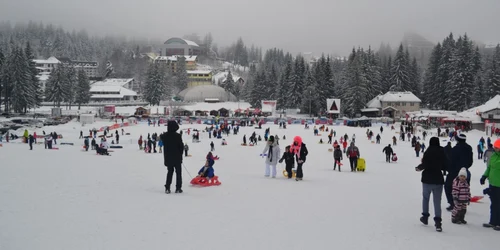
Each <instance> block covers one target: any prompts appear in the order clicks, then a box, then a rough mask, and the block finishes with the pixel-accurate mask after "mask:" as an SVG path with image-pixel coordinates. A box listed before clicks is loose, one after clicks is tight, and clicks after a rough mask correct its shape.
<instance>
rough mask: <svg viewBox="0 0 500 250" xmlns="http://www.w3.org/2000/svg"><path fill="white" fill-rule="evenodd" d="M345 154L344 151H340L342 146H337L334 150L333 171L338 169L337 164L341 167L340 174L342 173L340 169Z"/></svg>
mask: <svg viewBox="0 0 500 250" xmlns="http://www.w3.org/2000/svg"><path fill="white" fill-rule="evenodd" d="M342 155H343V153H342V150H340V146H339V145H337V146H336V147H335V149H334V150H333V170H335V169H336V167H337V164H338V165H339V172H342V171H341V170H340V167H341V161H342V159H343V157H342Z"/></svg>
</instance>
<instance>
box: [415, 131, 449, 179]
mask: <svg viewBox="0 0 500 250" xmlns="http://www.w3.org/2000/svg"><path fill="white" fill-rule="evenodd" d="M446 165H447V158H446V154H445V153H444V149H443V147H441V146H440V145H439V138H437V137H432V138H431V139H430V141H429V148H427V150H426V151H425V153H424V157H423V158H422V164H420V165H419V166H418V167H417V169H419V170H423V172H422V183H425V184H436V185H443V184H444V178H443V173H442V171H443V170H445V169H446Z"/></svg>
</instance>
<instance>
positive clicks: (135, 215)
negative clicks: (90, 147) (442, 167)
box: [0, 122, 500, 250]
mask: <svg viewBox="0 0 500 250" xmlns="http://www.w3.org/2000/svg"><path fill="white" fill-rule="evenodd" d="M103 124H108V123H105V122H101V124H92V125H87V126H86V127H84V128H81V125H80V124H78V123H74V122H72V123H68V124H66V125H61V126H58V127H51V128H43V129H38V130H37V133H38V134H41V131H42V130H45V131H46V132H47V133H49V132H52V131H56V132H57V133H58V134H62V135H63V136H64V139H61V140H59V141H58V143H60V142H74V143H75V146H64V145H58V147H59V148H60V149H59V150H44V149H43V145H36V147H35V149H34V150H33V151H29V150H28V145H26V144H20V143H5V141H4V144H3V147H0V249H5V250H18V249H39V250H45V249H50V250H58V249H61V250H62V249H65V250H66V249H72V250H76V249H93V250H96V249H200V248H201V249H217V250H226V249H231V250H233V249H251V250H255V249H273V250H277V249H384V250H386V249H447V248H453V249H467V250H470V249H495V248H496V247H498V237H499V236H500V234H499V233H498V232H495V231H493V230H491V229H485V228H482V227H481V224H482V223H483V222H487V221H488V219H489V200H488V199H487V198H485V199H484V200H483V201H484V202H483V203H474V204H471V205H470V207H469V208H468V213H467V215H466V220H467V221H468V222H469V224H467V225H453V224H451V221H450V216H451V214H450V213H449V212H446V211H443V215H444V216H443V217H444V218H443V220H444V224H443V229H444V232H442V233H438V232H435V230H434V227H433V225H429V226H424V225H422V224H421V223H420V222H419V217H420V213H421V183H420V173H417V172H415V170H414V168H415V167H416V166H417V165H418V163H419V161H420V159H419V158H416V157H415V155H414V151H413V148H411V147H410V143H409V142H399V145H398V146H396V147H395V152H396V153H397V154H398V156H399V161H398V162H397V163H391V164H387V163H385V156H384V154H383V153H382V148H383V147H384V146H385V145H386V144H388V143H390V141H391V139H390V138H391V137H392V136H393V135H395V132H394V131H389V128H388V127H385V126H384V129H385V132H384V133H383V135H382V138H383V139H382V144H381V145H377V144H372V143H371V142H370V141H368V140H367V139H366V137H365V136H364V134H365V131H366V129H364V128H349V127H343V126H337V127H334V128H335V130H336V131H337V139H338V138H339V137H340V135H343V134H345V133H347V134H348V135H349V137H351V136H352V134H353V133H356V135H357V145H358V146H359V149H360V152H361V155H362V157H364V158H365V159H366V162H367V172H365V173H351V172H350V171H349V170H348V168H349V167H348V166H347V165H348V161H347V160H344V161H343V163H344V164H345V165H344V167H343V172H340V173H339V172H336V171H335V172H334V171H333V170H332V168H333V164H332V153H331V152H328V148H330V145H327V144H318V141H319V139H320V138H319V137H315V136H313V132H312V130H304V129H303V127H302V126H300V125H290V126H288V128H287V129H286V130H282V129H278V127H277V126H275V125H269V127H271V133H272V134H273V135H274V134H278V135H279V136H280V137H281V138H282V137H283V135H286V137H287V139H286V140H283V139H281V140H280V145H281V149H282V150H283V148H284V146H285V145H286V144H289V143H290V142H291V140H292V138H293V136H295V135H301V136H302V137H303V139H304V143H306V144H307V146H308V149H309V156H308V159H307V162H306V163H305V165H304V181H302V182H296V181H295V180H288V179H285V178H284V177H283V176H282V175H281V171H282V170H283V169H284V166H283V165H279V166H278V172H279V173H278V178H277V179H270V178H265V177H264V164H263V163H264V160H263V159H262V158H260V157H259V154H260V153H261V152H262V150H263V147H264V143H261V144H259V146H257V147H242V146H240V144H241V140H242V137H243V134H246V135H247V137H248V136H249V135H250V134H251V133H252V132H253V131H254V128H245V127H242V128H241V130H240V134H239V135H237V136H234V135H230V136H229V137H228V138H226V140H227V142H228V146H224V147H223V146H220V140H213V141H214V143H215V144H216V151H215V154H216V155H218V156H219V157H220V158H221V159H220V160H219V161H216V164H215V166H214V168H215V173H216V174H217V175H218V176H219V177H220V181H221V182H222V185H221V186H216V187H205V188H198V187H192V186H190V185H189V181H190V179H191V176H194V175H195V174H196V172H197V171H198V169H199V168H200V167H201V166H202V165H203V163H204V158H205V155H206V154H207V152H208V151H209V148H210V147H209V143H210V141H211V140H209V139H208V135H207V134H206V133H205V134H201V141H202V142H201V143H197V144H194V143H191V139H190V137H189V136H187V135H186V134H184V139H185V141H186V142H188V144H189V146H190V149H191V151H190V154H192V155H193V157H189V158H186V159H185V160H184V165H185V168H184V169H183V171H184V172H183V181H184V188H183V189H184V192H185V193H183V194H173V193H172V194H169V195H167V194H165V193H164V187H163V185H164V182H165V173H166V168H165V167H164V166H163V157H162V154H145V153H144V152H143V151H139V149H138V146H137V139H138V137H139V135H143V136H147V133H153V132H158V133H160V132H161V131H164V130H166V129H165V128H166V127H160V128H158V127H148V126H147V124H144V123H142V124H139V125H137V126H135V127H130V128H126V132H129V133H131V135H130V136H122V137H121V138H120V142H121V145H123V146H124V148H123V149H116V150H115V151H114V152H113V153H112V156H110V157H108V156H97V155H95V153H93V152H82V147H81V145H82V143H83V141H82V140H79V139H78V136H79V132H80V130H83V131H84V133H85V135H86V134H87V133H88V130H89V129H91V128H93V127H100V126H101V125H103ZM108 125H110V124H108ZM202 127H203V126H202V125H182V126H181V128H183V129H187V128H202ZM266 127H268V126H264V128H266ZM397 128H398V126H397ZM372 130H373V132H374V133H375V135H376V134H377V133H378V132H379V127H373V128H372ZM31 132H32V131H30V133H31ZM263 132H264V130H257V133H261V135H262V136H263V134H262V133H263ZM326 135H327V133H326V132H323V136H321V137H322V138H323V140H325V141H327V137H326ZM481 135H482V133H480V132H477V131H476V132H471V133H469V134H468V142H469V144H471V145H472V147H473V148H474V149H475V145H476V143H477V141H478V140H479V138H480V136H481ZM397 137H398V136H397ZM442 143H443V144H444V143H445V142H442ZM426 144H428V142H427V143H426ZM474 151H475V150H474ZM474 154H475V155H476V153H474ZM186 169H187V170H188V171H189V173H190V174H191V176H190V175H189V173H188V172H187V171H186ZM484 169H485V165H484V163H483V162H482V161H480V160H475V162H474V166H473V167H472V168H471V172H472V193H473V195H482V189H483V187H481V186H480V185H479V178H480V176H481V174H482V173H483V171H484ZM174 179H175V178H174ZM445 203H446V201H445V196H444V195H443V204H442V206H443V210H444V208H445V205H446V204H445ZM431 215H433V209H432V204H431Z"/></svg>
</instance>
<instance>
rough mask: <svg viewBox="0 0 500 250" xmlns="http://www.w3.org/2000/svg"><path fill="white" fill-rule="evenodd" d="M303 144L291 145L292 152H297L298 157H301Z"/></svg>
mask: <svg viewBox="0 0 500 250" xmlns="http://www.w3.org/2000/svg"><path fill="white" fill-rule="evenodd" d="M301 146H302V144H301V145H294V144H292V145H290V153H292V154H295V155H297V157H299V158H300V154H299V153H300V149H301Z"/></svg>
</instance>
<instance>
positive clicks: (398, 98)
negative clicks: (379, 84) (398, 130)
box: [361, 91, 422, 118]
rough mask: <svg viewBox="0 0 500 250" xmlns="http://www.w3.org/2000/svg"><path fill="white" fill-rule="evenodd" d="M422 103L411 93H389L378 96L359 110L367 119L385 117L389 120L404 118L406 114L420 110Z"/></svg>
mask: <svg viewBox="0 0 500 250" xmlns="http://www.w3.org/2000/svg"><path fill="white" fill-rule="evenodd" d="M421 102H422V101H421V100H420V99H419V98H418V97H417V96H415V95H414V94H413V93H411V92H408V91H407V92H394V91H389V92H387V93H385V94H383V95H378V96H376V97H375V98H373V99H372V100H371V101H369V102H368V103H367V104H366V108H364V109H361V113H362V114H363V115H365V116H368V117H377V116H386V117H391V118H400V117H404V116H405V115H406V113H407V112H414V111H419V110H420V103H421Z"/></svg>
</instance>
